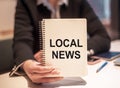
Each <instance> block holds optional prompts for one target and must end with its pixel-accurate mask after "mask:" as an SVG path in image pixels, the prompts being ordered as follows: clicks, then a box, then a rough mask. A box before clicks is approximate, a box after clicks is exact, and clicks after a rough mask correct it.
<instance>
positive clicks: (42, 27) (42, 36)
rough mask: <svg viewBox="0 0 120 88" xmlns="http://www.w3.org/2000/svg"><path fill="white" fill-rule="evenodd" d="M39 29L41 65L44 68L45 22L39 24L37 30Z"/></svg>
mask: <svg viewBox="0 0 120 88" xmlns="http://www.w3.org/2000/svg"><path fill="white" fill-rule="evenodd" d="M40 28H41V30H42V32H41V31H39V37H40V38H39V39H40V48H41V47H42V61H41V65H43V66H45V20H42V21H41V22H39V29H40Z"/></svg>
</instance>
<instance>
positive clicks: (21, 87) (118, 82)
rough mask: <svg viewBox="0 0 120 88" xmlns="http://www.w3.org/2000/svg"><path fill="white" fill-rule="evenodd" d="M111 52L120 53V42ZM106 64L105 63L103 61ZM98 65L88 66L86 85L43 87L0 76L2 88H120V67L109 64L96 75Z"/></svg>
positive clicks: (117, 42)
mask: <svg viewBox="0 0 120 88" xmlns="http://www.w3.org/2000/svg"><path fill="white" fill-rule="evenodd" d="M111 45H112V46H111V51H120V40H116V41H113V42H112V44H111ZM103 62H104V61H103ZM103 62H100V63H99V64H96V65H88V75H87V76H85V77H83V79H84V80H85V81H86V82H87V84H86V85H72V86H70V85H71V83H70V85H67V86H64V85H62V86H57V85H55V86H49V85H48V86H41V85H36V84H33V83H32V82H30V81H28V80H26V78H24V77H21V76H20V77H11V78H9V76H8V74H9V73H6V74H2V75H0V87H1V88H120V67H119V66H114V64H113V62H109V63H108V65H107V66H105V67H104V68H103V69H102V70H101V71H100V72H98V73H96V69H97V68H98V67H99V66H100V65H101V64H102V63H103Z"/></svg>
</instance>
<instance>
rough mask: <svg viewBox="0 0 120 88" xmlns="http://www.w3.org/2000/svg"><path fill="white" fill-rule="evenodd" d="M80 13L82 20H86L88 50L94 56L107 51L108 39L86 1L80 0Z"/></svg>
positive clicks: (108, 46)
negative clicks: (92, 51)
mask: <svg viewBox="0 0 120 88" xmlns="http://www.w3.org/2000/svg"><path fill="white" fill-rule="evenodd" d="M80 12H81V14H82V15H81V17H82V18H87V31H88V35H89V37H90V38H89V39H88V50H90V49H93V50H94V53H95V54H97V53H101V52H105V51H108V50H109V48H110V41H111V40H110V37H109V36H108V34H107V32H106V30H105V28H104V26H103V25H102V23H101V22H100V20H99V18H98V17H97V16H96V14H95V13H94V11H93V9H92V8H91V7H90V5H89V4H88V2H87V1H86V0H82V2H81V5H80Z"/></svg>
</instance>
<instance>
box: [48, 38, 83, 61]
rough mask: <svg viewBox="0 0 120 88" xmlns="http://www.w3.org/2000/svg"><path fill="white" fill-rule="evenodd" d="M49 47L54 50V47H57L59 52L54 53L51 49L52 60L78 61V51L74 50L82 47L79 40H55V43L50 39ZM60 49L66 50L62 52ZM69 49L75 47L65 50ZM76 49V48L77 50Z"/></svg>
mask: <svg viewBox="0 0 120 88" xmlns="http://www.w3.org/2000/svg"><path fill="white" fill-rule="evenodd" d="M50 47H51V48H52V47H53V48H55V47H59V48H60V50H59V51H55V50H54V49H53V51H52V59H74V58H75V59H80V57H81V56H80V51H79V50H76V51H75V49H76V48H77V47H83V45H81V44H80V40H79V39H71V40H69V39H64V40H62V39H56V41H53V40H52V39H50ZM62 47H65V48H66V50H62ZM71 47H75V48H73V49H72V50H71V49H70V50H69V49H67V48H71ZM77 49H78V48H77Z"/></svg>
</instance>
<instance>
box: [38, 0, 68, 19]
mask: <svg viewBox="0 0 120 88" xmlns="http://www.w3.org/2000/svg"><path fill="white" fill-rule="evenodd" d="M40 4H43V5H44V6H46V7H47V8H48V9H49V10H50V11H51V12H52V14H51V18H54V16H55V15H56V16H57V17H56V18H60V14H59V6H60V5H62V4H65V5H68V0H59V2H58V6H57V8H56V9H55V8H53V6H51V4H50V3H49V2H48V0H37V5H40Z"/></svg>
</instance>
